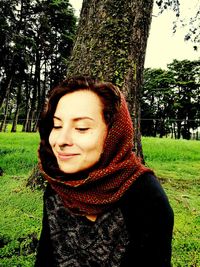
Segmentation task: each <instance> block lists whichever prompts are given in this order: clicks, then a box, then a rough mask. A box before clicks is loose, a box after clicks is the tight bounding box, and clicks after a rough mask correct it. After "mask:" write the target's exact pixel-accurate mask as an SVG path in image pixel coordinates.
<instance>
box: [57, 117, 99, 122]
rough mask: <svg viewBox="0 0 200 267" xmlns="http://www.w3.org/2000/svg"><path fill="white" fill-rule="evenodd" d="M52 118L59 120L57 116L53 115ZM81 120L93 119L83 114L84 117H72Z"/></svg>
mask: <svg viewBox="0 0 200 267" xmlns="http://www.w3.org/2000/svg"><path fill="white" fill-rule="evenodd" d="M53 119H57V120H59V121H61V118H59V117H57V116H53ZM81 120H91V121H94V119H92V118H90V117H87V116H84V117H77V118H74V119H73V121H75V122H76V121H81Z"/></svg>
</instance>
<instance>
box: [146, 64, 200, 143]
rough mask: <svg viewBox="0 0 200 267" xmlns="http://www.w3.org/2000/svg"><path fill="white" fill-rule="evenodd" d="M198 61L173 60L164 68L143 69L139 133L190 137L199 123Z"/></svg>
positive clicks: (199, 80)
mask: <svg viewBox="0 0 200 267" xmlns="http://www.w3.org/2000/svg"><path fill="white" fill-rule="evenodd" d="M199 77H200V61H199V60H197V61H189V60H182V61H178V60H174V61H173V62H172V63H171V64H168V70H162V69H150V68H149V69H146V70H145V72H144V87H143V93H142V104H141V111H142V118H143V120H142V122H141V128H142V133H143V135H147V136H156V135H157V134H159V135H160V137H163V136H164V135H167V134H169V133H171V134H172V135H174V136H175V138H178V139H179V138H180V137H181V136H182V137H183V138H185V139H190V137H191V133H190V130H191V129H193V130H197V128H198V127H199V126H200V121H199V117H200V98H199V95H200V79H199Z"/></svg>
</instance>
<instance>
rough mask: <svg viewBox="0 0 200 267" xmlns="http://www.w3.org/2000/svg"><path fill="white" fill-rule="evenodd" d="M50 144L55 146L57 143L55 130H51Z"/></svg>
mask: <svg viewBox="0 0 200 267" xmlns="http://www.w3.org/2000/svg"><path fill="white" fill-rule="evenodd" d="M49 144H50V146H51V147H53V146H54V144H55V134H54V133H53V131H51V132H50V135H49Z"/></svg>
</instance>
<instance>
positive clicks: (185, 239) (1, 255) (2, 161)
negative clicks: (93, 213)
mask: <svg viewBox="0 0 200 267" xmlns="http://www.w3.org/2000/svg"><path fill="white" fill-rule="evenodd" d="M38 142H39V136H38V134H37V133H35V134H34V133H19V132H18V133H0V144H1V145H0V167H1V168H2V169H3V171H4V173H3V176H1V177H0V214H1V217H0V266H1V267H15V266H16V267H20V266H23V267H32V266H33V262H34V258H35V244H36V241H37V238H38V237H39V233H40V228H41V219H42V192H41V191H39V190H35V191H34V192H33V191H31V190H30V188H28V187H26V183H27V178H28V177H29V175H30V173H31V170H32V169H33V167H34V166H35V164H36V162H37V147H38ZM199 148H200V143H199V141H185V140H172V139H159V138H143V150H144V155H145V161H146V164H147V165H148V166H149V167H151V168H153V169H154V170H155V173H156V174H157V176H158V177H159V179H160V180H161V182H162V184H163V187H164V189H165V191H166V192H167V195H168V197H169V200H170V202H171V205H172V207H173V210H174V213H175V227H174V237H173V256H172V263H173V266H174V267H188V266H190V267H197V266H200V210H199V207H200V201H199V195H200V193H199V192H200V190H199V189H200V153H199Z"/></svg>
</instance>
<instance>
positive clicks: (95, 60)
mask: <svg viewBox="0 0 200 267" xmlns="http://www.w3.org/2000/svg"><path fill="white" fill-rule="evenodd" d="M152 8H153V0H102V1H98V0H84V1H83V6H82V10H81V16H80V22H79V28H78V31H77V36H76V40H75V44H74V48H73V52H72V57H71V61H70V66H69V69H68V76H69V75H83V74H86V75H91V76H96V77H98V78H100V79H103V80H106V81H111V82H113V83H114V84H116V85H118V86H119V87H120V88H121V90H122V91H123V92H124V94H125V96H126V99H127V101H128V104H129V110H130V113H131V116H132V118H133V126H134V129H135V133H134V149H135V151H136V153H137V154H138V155H139V156H141V157H142V147H141V135H140V97H141V96H140V90H141V87H142V80H143V69H144V59H145V52H146V44H147V39H148V35H149V28H150V24H151V16H152Z"/></svg>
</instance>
